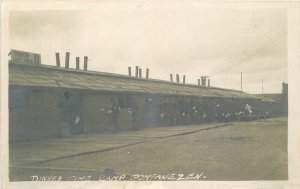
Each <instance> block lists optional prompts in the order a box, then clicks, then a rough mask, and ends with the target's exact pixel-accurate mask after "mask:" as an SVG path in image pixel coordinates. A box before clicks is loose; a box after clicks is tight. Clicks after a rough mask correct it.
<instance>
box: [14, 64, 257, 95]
mask: <svg viewBox="0 0 300 189" xmlns="http://www.w3.org/2000/svg"><path fill="white" fill-rule="evenodd" d="M9 68H10V69H9V84H10V85H18V86H33V87H54V88H69V89H84V90H93V91H108V92H127V93H147V94H163V95H186V96H197V97H223V98H254V99H260V98H259V97H257V96H254V95H250V94H248V93H244V92H240V91H235V90H228V89H221V88H214V87H201V86H197V85H190V84H177V83H172V82H168V81H162V80H154V79H140V78H138V79H137V78H135V77H129V76H126V75H119V74H111V73H102V72H92V71H81V70H75V69H65V68H58V67H55V66H46V65H42V66H29V65H21V64H14V63H10V66H9Z"/></svg>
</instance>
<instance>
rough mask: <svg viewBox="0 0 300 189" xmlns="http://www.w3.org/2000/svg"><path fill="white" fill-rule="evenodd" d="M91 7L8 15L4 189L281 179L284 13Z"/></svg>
mask: <svg viewBox="0 0 300 189" xmlns="http://www.w3.org/2000/svg"><path fill="white" fill-rule="evenodd" d="M95 4H100V6H96V7H95V8H91V9H90V8H80V9H55V8H52V9H49V10H44V9H43V10H38V9H32V10H21V9H20V10H10V11H8V12H7V26H8V28H7V29H8V35H7V36H8V39H7V41H8V45H7V46H6V50H8V53H7V54H3V53H2V54H1V56H6V58H7V62H1V64H6V65H7V74H8V76H7V84H8V86H7V94H8V96H7V106H8V108H7V119H8V125H7V133H8V136H7V137H8V140H7V143H8V144H7V145H8V149H7V150H8V151H7V153H8V154H7V155H8V178H9V182H14V183H18V182H21V181H31V182H36V181H38V182H40V181H45V182H46V181H55V182H56V181H101V182H106V181H184V182H188V181H189V182H194V181H288V180H289V169H288V167H289V163H290V162H289V161H288V160H289V155H288V141H289V140H288V139H289V138H288V136H289V135H288V128H289V127H288V118H289V111H288V110H289V105H288V104H289V79H288V77H289V71H288V55H289V53H288V52H289V51H288V42H289V32H288V31H289V30H288V28H289V25H288V11H287V9H285V8H282V7H275V8H272V7H270V8H260V7H258V6H250V7H247V8H243V7H230V6H229V7H227V6H222V7H221V8H216V7H213V8H212V7H204V6H203V7H202V6H198V4H196V5H195V4H194V3H184V2H181V3H179V2H176V3H158V2H146V1H140V2H139V1H132V2H131V1H125V2H115V1H112V2H109V1H103V2H102V1H99V2H97V3H95ZM91 7H92V6H91ZM1 94H2V92H1ZM289 137H290V136H289Z"/></svg>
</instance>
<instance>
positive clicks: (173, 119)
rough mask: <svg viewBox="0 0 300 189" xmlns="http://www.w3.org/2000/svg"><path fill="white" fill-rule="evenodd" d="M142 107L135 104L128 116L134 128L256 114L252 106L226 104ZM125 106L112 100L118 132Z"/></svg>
mask: <svg viewBox="0 0 300 189" xmlns="http://www.w3.org/2000/svg"><path fill="white" fill-rule="evenodd" d="M142 107H143V108H141V107H139V106H138V104H137V102H136V101H132V102H131V107H130V108H128V113H129V114H130V116H131V124H132V125H131V128H132V129H134V130H135V129H138V128H139V127H141V126H172V125H192V124H202V123H209V122H231V121H237V120H240V117H250V116H252V115H253V114H254V113H258V112H254V110H253V108H252V106H251V105H250V104H243V105H239V106H236V107H232V106H231V107H227V106H225V105H224V104H205V105H203V104H202V105H201V104H191V103H177V104H176V103H169V104H167V103H163V104H154V103H152V102H150V103H149V101H147V103H145V104H144V106H142ZM120 111H121V107H120V105H119V103H118V101H117V100H113V101H112V108H111V118H112V123H113V127H114V130H115V131H118V130H119V129H120V124H121V123H120Z"/></svg>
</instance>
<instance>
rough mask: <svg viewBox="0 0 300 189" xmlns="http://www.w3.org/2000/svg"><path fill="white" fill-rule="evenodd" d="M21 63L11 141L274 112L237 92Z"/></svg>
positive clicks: (15, 71) (14, 83)
mask: <svg viewBox="0 0 300 189" xmlns="http://www.w3.org/2000/svg"><path fill="white" fill-rule="evenodd" d="M12 52H14V51H12ZM25 57H26V56H25ZM38 57H39V56H38ZM25 59H27V58H25ZM14 61H17V63H16V62H14ZM22 62H23V61H20V60H18V59H12V60H11V61H10V64H9V137H10V141H22V140H33V139H41V138H45V137H65V136H68V135H71V134H77V133H92V132H102V131H106V130H112V129H113V127H114V125H118V126H119V127H120V129H123V130H124V129H131V128H141V127H153V126H167V125H169V126H171V125H189V124H201V123H206V122H226V121H234V120H238V117H239V116H242V114H243V113H244V112H243V111H245V105H246V104H248V105H250V106H251V111H253V113H252V114H253V115H265V113H266V112H268V114H269V115H272V113H273V112H275V111H276V109H277V108H278V107H277V106H278V103H276V102H275V101H274V100H270V99H262V98H261V97H258V96H255V95H250V94H247V93H244V92H241V91H235V90H228V89H221V88H215V87H204V86H198V85H190V84H182V83H175V82H169V81H161V80H154V79H149V78H140V77H132V76H126V75H119V74H111V73H102V72H93V71H85V70H76V69H72V68H63V67H60V66H46V65H42V64H27V63H22ZM57 65H59V64H57ZM115 106H118V108H117V109H118V114H117V117H116V116H113V115H115V114H113V108H115ZM113 118H114V119H118V120H117V123H116V120H112V119H113Z"/></svg>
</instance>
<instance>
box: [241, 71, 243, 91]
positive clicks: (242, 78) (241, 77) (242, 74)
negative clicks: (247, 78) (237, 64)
mask: <svg viewBox="0 0 300 189" xmlns="http://www.w3.org/2000/svg"><path fill="white" fill-rule="evenodd" d="M241 91H243V72H241Z"/></svg>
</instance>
